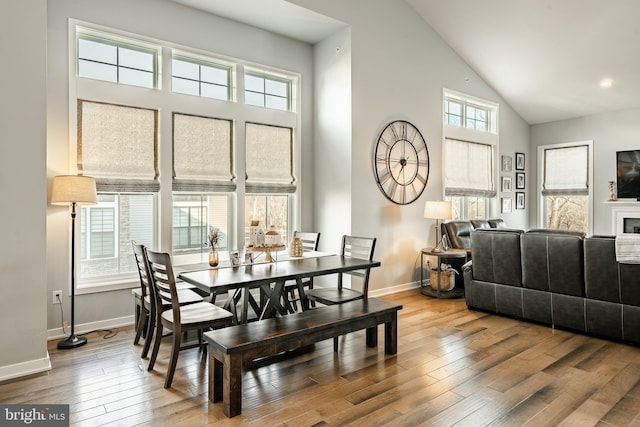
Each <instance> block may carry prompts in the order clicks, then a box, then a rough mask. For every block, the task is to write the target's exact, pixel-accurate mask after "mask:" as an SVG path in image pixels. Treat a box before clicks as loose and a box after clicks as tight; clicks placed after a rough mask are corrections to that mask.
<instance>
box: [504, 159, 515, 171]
mask: <svg viewBox="0 0 640 427" xmlns="http://www.w3.org/2000/svg"><path fill="white" fill-rule="evenodd" d="M512 165H513V158H512V157H511V156H502V172H511V169H512V168H513V166H512Z"/></svg>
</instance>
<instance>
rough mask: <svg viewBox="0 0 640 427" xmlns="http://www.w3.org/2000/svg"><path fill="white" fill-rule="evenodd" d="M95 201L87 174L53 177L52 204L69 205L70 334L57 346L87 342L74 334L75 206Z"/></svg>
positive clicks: (64, 347)
mask: <svg viewBox="0 0 640 427" xmlns="http://www.w3.org/2000/svg"><path fill="white" fill-rule="evenodd" d="M96 203H97V195H96V182H95V181H94V179H93V178H91V177H89V176H82V175H60V176H56V177H54V178H53V189H52V190H51V204H52V205H67V206H68V205H71V335H69V336H68V337H67V338H66V339H65V340H62V341H60V342H58V348H61V349H68V348H75V347H80V346H81V345H85V344H86V343H87V339H86V338H85V337H78V336H76V334H75V319H74V316H75V310H74V302H75V292H76V253H75V247H76V206H77V205H95V204H96Z"/></svg>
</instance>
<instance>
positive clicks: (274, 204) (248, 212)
mask: <svg viewBox="0 0 640 427" xmlns="http://www.w3.org/2000/svg"><path fill="white" fill-rule="evenodd" d="M288 203H289V197H288V196H285V195H247V196H245V221H244V236H245V243H244V244H245V246H248V245H249V227H250V225H251V221H254V220H257V221H259V222H260V226H261V227H262V228H263V229H264V230H265V231H266V230H268V229H269V227H271V226H272V225H273V226H274V227H275V229H276V230H277V231H278V232H279V233H280V235H281V236H282V241H284V242H288V241H289V239H288V233H287V231H288V228H287V227H288V223H289V218H288V214H289V206H288Z"/></svg>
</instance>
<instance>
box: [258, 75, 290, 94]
mask: <svg viewBox="0 0 640 427" xmlns="http://www.w3.org/2000/svg"><path fill="white" fill-rule="evenodd" d="M264 84H265V93H268V94H270V95H277V96H281V97H285V98H286V97H287V96H288V93H287V92H288V89H289V85H288V83H286V82H280V81H277V80H269V79H265V81H264Z"/></svg>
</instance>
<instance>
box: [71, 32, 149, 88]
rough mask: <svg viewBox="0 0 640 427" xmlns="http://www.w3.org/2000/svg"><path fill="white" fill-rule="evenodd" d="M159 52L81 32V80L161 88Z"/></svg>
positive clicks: (120, 40) (132, 42)
mask: <svg viewBox="0 0 640 427" xmlns="http://www.w3.org/2000/svg"><path fill="white" fill-rule="evenodd" d="M158 55H159V48H152V47H147V46H144V45H141V44H139V43H136V42H135V41H132V40H126V39H122V38H118V39H115V38H113V37H106V36H103V35H101V34H100V33H99V32H95V31H92V30H87V29H78V76H79V77H86V78H91V79H97V80H105V81H108V82H114V83H122V84H128V85H133V86H141V87H147V88H155V87H157V69H158Z"/></svg>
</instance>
